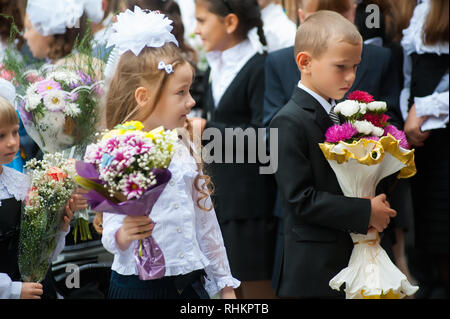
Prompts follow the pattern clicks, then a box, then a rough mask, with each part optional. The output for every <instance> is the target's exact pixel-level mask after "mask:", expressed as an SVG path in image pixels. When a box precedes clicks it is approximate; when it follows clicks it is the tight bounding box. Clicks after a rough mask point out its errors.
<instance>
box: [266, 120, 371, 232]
mask: <svg viewBox="0 0 450 319" xmlns="http://www.w3.org/2000/svg"><path fill="white" fill-rule="evenodd" d="M293 118H294V116H293V115H291V116H286V115H283V116H276V117H275V118H274V120H273V121H272V123H271V125H270V126H271V128H277V129H278V137H279V140H278V145H279V146H278V151H279V153H278V154H279V156H278V161H279V165H278V171H277V172H276V173H275V178H276V180H277V183H278V186H279V189H280V191H281V194H282V197H283V198H284V200H285V201H286V202H287V207H288V212H287V213H288V214H293V215H294V216H293V218H294V223H299V224H305V223H307V224H314V225H318V226H322V227H329V228H333V229H338V230H340V231H346V232H355V233H361V234H366V233H367V230H368V227H369V219H370V211H371V204H370V200H367V199H360V198H349V197H345V196H343V195H336V194H332V193H329V192H325V191H321V190H318V189H316V188H315V187H314V176H313V174H312V172H313V170H312V166H313V165H317V164H315V163H314V161H313V160H311V159H310V158H309V157H308V145H307V143H308V142H307V141H306V137H307V136H308V135H307V134H305V132H304V131H306V128H302V127H300V126H299V122H298V121H294V120H293ZM317 147H319V146H318V145H317ZM316 178H317V177H316Z"/></svg>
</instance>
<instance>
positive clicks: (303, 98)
mask: <svg viewBox="0 0 450 319" xmlns="http://www.w3.org/2000/svg"><path fill="white" fill-rule="evenodd" d="M292 100H294V102H295V103H296V104H297V105H298V106H300V107H301V108H303V109H305V110H306V111H307V112H309V113H311V116H312V118H313V120H314V122H315V123H316V124H317V125H318V126H319V127H320V129H321V130H322V133H323V134H324V135H325V133H326V131H327V130H328V128H329V127H330V126H332V125H333V121H332V120H331V118H330V116H329V115H328V114H327V112H326V111H325V110H324V108H323V106H322V105H321V104H320V103H319V101H317V100H316V99H315V98H314V97H313V96H312V95H310V94H309V93H308V92H306V91H304V90H302V89H300V88H299V87H296V88H295V90H294V94H293V95H292Z"/></svg>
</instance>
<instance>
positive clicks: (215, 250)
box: [102, 7, 239, 299]
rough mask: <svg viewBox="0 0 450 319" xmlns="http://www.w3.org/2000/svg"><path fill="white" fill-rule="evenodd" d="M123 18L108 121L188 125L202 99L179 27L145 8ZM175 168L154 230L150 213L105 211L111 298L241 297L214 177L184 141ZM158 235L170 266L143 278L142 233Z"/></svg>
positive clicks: (118, 26) (154, 212)
mask: <svg viewBox="0 0 450 319" xmlns="http://www.w3.org/2000/svg"><path fill="white" fill-rule="evenodd" d="M118 21H119V22H118V23H117V24H116V25H115V26H114V27H113V28H114V29H115V30H116V31H117V32H116V33H114V34H113V36H114V39H115V41H114V44H115V48H116V49H117V50H118V52H120V53H121V54H120V56H119V59H118V65H117V66H116V68H115V72H114V75H113V77H112V79H111V82H110V86H109V89H108V93H107V98H106V103H107V106H106V107H107V126H108V128H113V127H114V126H116V125H118V124H120V123H123V122H125V121H128V120H137V121H141V122H142V123H143V124H144V125H145V130H147V131H148V130H151V129H154V128H156V127H159V126H164V128H166V129H174V128H180V127H181V128H182V127H184V125H185V124H186V116H187V114H189V112H190V110H191V108H192V107H193V106H194V104H195V102H194V100H193V99H192V97H191V95H190V93H189V88H190V86H191V83H192V79H193V69H192V66H191V65H190V64H189V63H188V62H187V60H186V59H185V58H183V56H182V54H181V51H180V50H179V48H178V47H177V46H176V44H177V41H176V40H175V37H174V36H173V35H172V34H171V33H170V31H171V30H172V27H171V26H170V25H167V24H168V23H169V22H171V21H170V20H168V19H167V18H166V19H165V20H164V15H162V14H159V13H157V12H148V11H147V12H144V11H142V10H141V9H140V8H139V7H136V8H135V11H134V12H131V11H130V10H127V11H126V12H125V13H122V14H120V15H119V16H118ZM127 21H130V22H128V23H127ZM131 21H133V22H134V23H135V24H134V26H135V27H134V28H132V26H130V23H131ZM149 24H150V25H152V26H153V28H148V25H149ZM130 30H133V31H132V34H131V33H130ZM149 30H151V31H149ZM144 34H145V35H146V37H142V35H144ZM129 37H133V38H134V39H136V41H134V42H133V47H134V48H139V50H138V51H137V52H136V51H131V48H129V45H130V42H129V40H128V39H129ZM161 39H162V41H161ZM156 40H160V41H156ZM169 170H170V171H171V173H172V179H171V180H170V182H169V183H168V185H167V186H166V188H165V189H164V191H163V192H162V194H161V196H160V197H159V199H158V200H157V202H156V204H155V206H154V207H153V209H152V211H151V218H152V220H154V221H155V223H156V226H154V229H153V225H152V220H151V219H150V218H148V217H146V216H144V217H135V218H133V217H125V216H123V215H118V214H109V213H105V214H103V225H102V227H103V236H102V242H103V245H104V247H105V248H106V249H107V250H108V251H110V252H111V253H113V254H114V262H113V265H112V275H111V283H110V291H109V298H144V299H159V298H164V299H180V298H181V299H198V298H208V294H209V296H212V295H214V294H216V293H218V292H219V291H220V293H221V297H222V298H234V297H235V295H234V291H233V288H237V287H238V286H239V281H237V280H236V279H234V278H233V277H232V275H231V272H230V268H229V265H228V260H227V254H226V251H225V248H224V246H223V240H222V235H221V232H220V228H219V225H218V223H217V219H216V215H215V212H214V209H213V206H212V203H211V200H210V198H209V191H208V188H207V182H208V177H206V176H205V175H203V174H202V172H201V170H200V167H198V166H196V162H195V160H194V158H193V157H192V156H191V153H190V147H189V148H188V147H187V146H186V145H185V144H183V143H182V142H180V143H179V144H178V145H177V150H176V152H175V155H174V157H173V158H172V161H171V163H170V166H169ZM152 230H153V232H152ZM150 234H152V235H153V237H154V238H155V240H156V242H157V243H158V244H159V246H160V248H161V250H162V252H163V254H164V259H165V266H166V272H165V277H163V278H161V279H156V280H148V281H141V280H139V277H138V276H137V275H138V272H137V267H136V261H135V257H134V249H135V247H136V245H137V243H138V240H140V239H143V238H146V237H148V236H150ZM205 272H206V274H207V278H206V290H205V287H204V286H203V282H204V279H205V278H204V274H205Z"/></svg>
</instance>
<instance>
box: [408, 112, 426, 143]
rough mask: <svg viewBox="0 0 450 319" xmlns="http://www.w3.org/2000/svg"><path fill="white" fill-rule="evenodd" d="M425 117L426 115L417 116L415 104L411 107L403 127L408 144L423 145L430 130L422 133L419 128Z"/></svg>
mask: <svg viewBox="0 0 450 319" xmlns="http://www.w3.org/2000/svg"><path fill="white" fill-rule="evenodd" d="M427 119H428V118H427V117H417V113H416V106H415V105H413V106H412V107H411V109H410V110H409V113H408V118H407V119H406V122H405V127H404V131H405V134H406V138H407V140H408V142H409V144H411V145H414V146H416V147H419V146H423V145H424V142H425V140H426V139H427V138H428V137H429V136H430V132H425V133H424V132H422V130H421V129H420V128H421V127H422V125H423V123H424V122H425V121H426V120H427Z"/></svg>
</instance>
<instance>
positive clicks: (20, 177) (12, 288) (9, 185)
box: [0, 166, 70, 299]
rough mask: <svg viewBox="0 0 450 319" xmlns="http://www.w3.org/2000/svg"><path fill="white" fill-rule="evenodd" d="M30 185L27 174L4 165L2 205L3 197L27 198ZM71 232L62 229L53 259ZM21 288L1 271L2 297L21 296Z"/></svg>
mask: <svg viewBox="0 0 450 319" xmlns="http://www.w3.org/2000/svg"><path fill="white" fill-rule="evenodd" d="M29 187H30V179H29V177H28V176H27V175H25V174H22V173H20V172H18V171H16V170H15V169H13V168H10V167H6V166H3V172H2V173H1V174H0V206H1V200H2V199H9V198H15V199H16V200H18V201H23V200H25V198H26V196H27V193H28V189H29ZM69 232H70V227H69V229H68V230H67V231H66V232H64V231H61V233H60V237H59V239H58V243H57V245H56V248H55V251H54V253H53V257H52V260H54V259H55V258H56V257H57V256H58V255H59V254H60V253H61V251H62V250H63V249H64V246H65V243H66V240H65V239H66V235H67V234H68V233H69ZM0 257H1V256H0ZM21 290H22V282H18V281H12V280H11V278H10V277H9V276H8V275H7V274H5V273H0V299H18V298H20V293H21Z"/></svg>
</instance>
